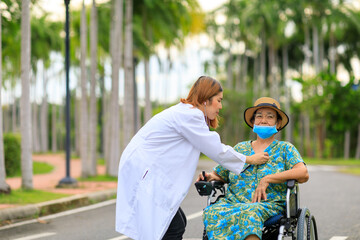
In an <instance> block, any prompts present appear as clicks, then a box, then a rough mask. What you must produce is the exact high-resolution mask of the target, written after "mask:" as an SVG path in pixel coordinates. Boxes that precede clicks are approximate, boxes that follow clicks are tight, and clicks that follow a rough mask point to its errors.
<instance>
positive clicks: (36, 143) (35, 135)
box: [31, 77, 40, 152]
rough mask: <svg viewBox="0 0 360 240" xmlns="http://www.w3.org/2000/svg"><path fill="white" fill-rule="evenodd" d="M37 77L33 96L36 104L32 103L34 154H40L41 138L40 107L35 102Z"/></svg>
mask: <svg viewBox="0 0 360 240" xmlns="http://www.w3.org/2000/svg"><path fill="white" fill-rule="evenodd" d="M36 79H37V77H34V86H33V90H32V92H33V96H34V102H33V103H32V109H33V111H32V115H31V116H32V125H31V126H32V139H33V150H34V152H40V137H39V122H38V115H39V112H38V107H39V106H38V105H37V103H36V101H35V96H36V87H35V86H36V85H37V80H36Z"/></svg>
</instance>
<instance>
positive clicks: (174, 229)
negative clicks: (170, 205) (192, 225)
mask: <svg viewBox="0 0 360 240" xmlns="http://www.w3.org/2000/svg"><path fill="white" fill-rule="evenodd" d="M185 227H186V216H185V213H184V212H183V210H182V209H181V208H179V210H178V211H177V212H176V214H175V216H174V218H173V219H172V221H171V223H170V226H169V228H168V230H167V231H166V233H165V235H164V237H163V238H162V240H178V239H179V240H181V239H182V236H183V234H184V232H185Z"/></svg>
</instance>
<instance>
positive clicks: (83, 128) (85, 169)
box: [80, 0, 90, 178]
mask: <svg viewBox="0 0 360 240" xmlns="http://www.w3.org/2000/svg"><path fill="white" fill-rule="evenodd" d="M80 34H81V36H80V45H81V46H80V51H81V56H80V69H81V73H80V74H81V77H80V78H81V115H80V122H81V124H80V146H81V147H80V149H81V150H80V156H81V166H82V167H81V176H82V177H84V178H86V177H88V176H89V175H90V170H89V163H88V130H89V128H88V106H87V105H88V104H87V74H86V72H87V71H86V51H87V25H86V9H85V0H83V3H82V10H81V26H80Z"/></svg>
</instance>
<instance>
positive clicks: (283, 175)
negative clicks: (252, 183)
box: [252, 163, 309, 203]
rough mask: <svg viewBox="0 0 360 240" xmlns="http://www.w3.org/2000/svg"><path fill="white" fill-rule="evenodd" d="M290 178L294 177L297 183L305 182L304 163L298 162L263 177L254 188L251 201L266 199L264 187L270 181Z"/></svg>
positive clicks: (306, 178) (283, 180) (306, 177)
mask: <svg viewBox="0 0 360 240" xmlns="http://www.w3.org/2000/svg"><path fill="white" fill-rule="evenodd" d="M290 179H295V180H296V181H298V182H299V183H304V182H307V180H308V179H309V173H308V171H307V168H306V166H305V164H304V163H298V164H296V165H294V167H293V168H292V169H290V170H287V171H284V172H280V173H275V174H271V175H267V176H265V177H263V178H262V179H261V180H260V182H259V185H258V186H257V188H256V189H255V193H254V196H253V199H252V202H253V203H254V202H260V201H261V200H267V197H266V189H267V187H268V186H269V184H270V183H283V182H286V181H287V180H290Z"/></svg>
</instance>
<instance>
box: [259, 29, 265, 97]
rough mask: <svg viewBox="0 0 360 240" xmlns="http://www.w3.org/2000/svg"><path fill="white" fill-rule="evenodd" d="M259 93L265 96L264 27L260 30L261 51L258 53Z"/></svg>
mask: <svg viewBox="0 0 360 240" xmlns="http://www.w3.org/2000/svg"><path fill="white" fill-rule="evenodd" d="M259 80H260V81H259V94H260V95H261V96H265V83H266V33H265V29H263V30H262V32H261V53H260V79H259Z"/></svg>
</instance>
